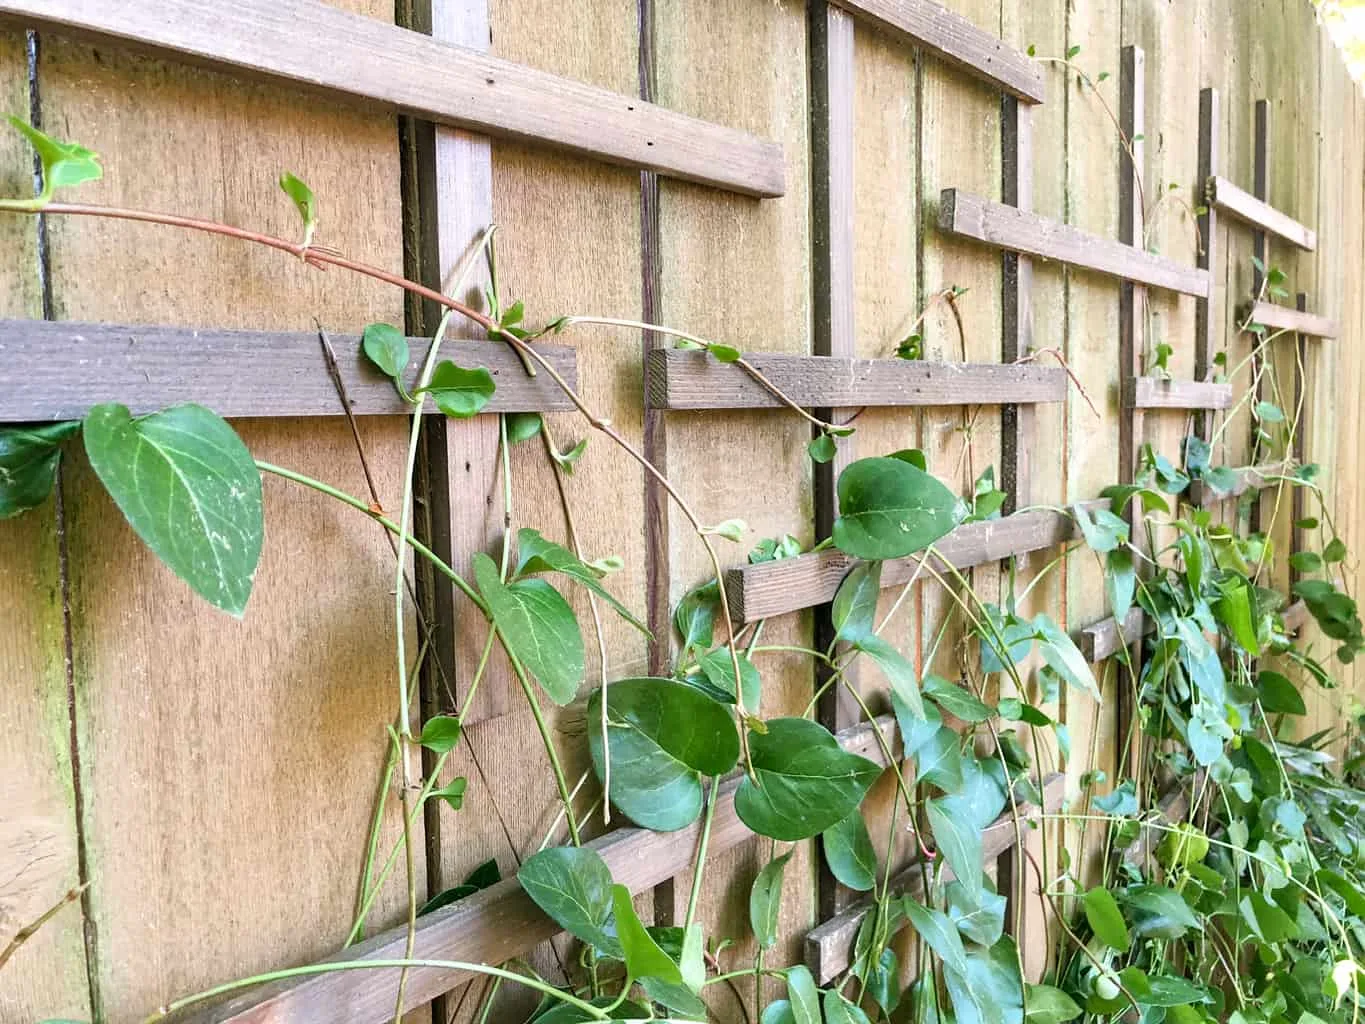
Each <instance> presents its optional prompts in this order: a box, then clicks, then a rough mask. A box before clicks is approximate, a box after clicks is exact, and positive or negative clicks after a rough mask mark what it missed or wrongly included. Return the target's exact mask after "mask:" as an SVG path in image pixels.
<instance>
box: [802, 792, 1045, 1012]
mask: <svg viewBox="0 0 1365 1024" xmlns="http://www.w3.org/2000/svg"><path fill="white" fill-rule="evenodd" d="M1065 794H1066V779H1065V777H1064V776H1062V775H1050V776H1048V778H1047V779H1046V780H1045V781H1044V782H1043V808H1042V810H1043V812H1044V813H1047V814H1054V813H1056V811H1057V810H1058V809H1059V808H1060V807H1061V806H1062V798H1063V797H1064V796H1065ZM1038 813H1039V809H1038V808H1037V807H1035V806H1033V805H1032V804H1028V803H1021V804H1020V805H1019V808H1018V815H1017V816H1016V815H1015V812H1014V810H1013V809H1008V810H1006V811H1005V812H1004V813H1003V814H1001V815H1000V817H998V818H996V819H995V821H993V822H991V823H990V824H989V825H987V826H986V827H985V828H984V829H982V830H981V850H982V854H983V856H984V859H985V861H986V862H987V863H989V862H990V861H991V860H992V859H994V858H995V857H998V856H999V855H1000V854H1002V853H1004V852H1005V851H1006V850H1008V849H1010V848H1012V847H1014V846H1016V845H1017V844H1018V842H1019V837H1020V836H1021V835H1024V836H1027V835H1028V834H1029V833H1031V832H1032V831H1033V830H1034V829H1036V828H1037V819H1038ZM940 877H941V878H943V879H944V880H945V881H951V880H952V878H953V872H952V869H951V868H946V867H945V868H943V869H942V873H941V875H940ZM1035 884H1036V883H1035ZM888 891H889V892H891V893H893V894H895V895H908V896H911V897H914V898H915V899H921V900H922V899H923V898H924V873H923V865H921V864H919V863H914V864H911V865H909V866H908V867H906V868H905V869H904V870H902V871H900V872H899V873H898V874H897V875H896V876H895V877H893V878H892V879H891V883H890V885H889V886H888ZM875 907H876V901H875V900H873V899H872V898H871V897H865V898H863V899H861V900H859V901H858V902H857V903H854V904H852V905H851V906H849V907H848V908H846V909H845V910H843V911H842V912H841V913H839V914H837V915H836V916H834V917H832V918H830V919H829V920H828V921H823V922H821V923H820V924H819V925H817V926H816V927H815V928H812V929H811V931H810V933H809V934H807V936H806V966H807V967H809V968H810V972H811V974H813V975H814V976H815V983H816V984H817V985H824V984H825V983H826V982H828V981H830V980H832V979H833V978H835V977H836V976H837V975H838V974H839V973H840V972H841V971H844V970H847V969H848V966H849V964H851V963H852V962H853V946H854V941H855V940H856V939H857V937H858V929H859V928H860V927H861V926H862V923H863V919H864V918H865V917H867V915H868V914H870V913H872V911H873V909H874V908H875ZM907 924H908V922H907V921H906V920H905V919H903V918H902V919H901V922H900V924H899V928H904V927H906V925H907ZM899 928H898V930H899Z"/></svg>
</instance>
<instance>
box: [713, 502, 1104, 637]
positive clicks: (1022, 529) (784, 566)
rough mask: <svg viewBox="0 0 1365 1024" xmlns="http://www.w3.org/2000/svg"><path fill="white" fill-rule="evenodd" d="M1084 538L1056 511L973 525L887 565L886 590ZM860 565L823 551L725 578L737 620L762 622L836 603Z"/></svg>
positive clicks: (1095, 506) (733, 571)
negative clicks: (930, 549)
mask: <svg viewBox="0 0 1365 1024" xmlns="http://www.w3.org/2000/svg"><path fill="white" fill-rule="evenodd" d="M1082 504H1083V505H1084V506H1085V507H1086V508H1087V509H1090V510H1092V511H1093V510H1095V509H1099V508H1107V507H1108V506H1109V500H1108V499H1107V498H1105V499H1099V500H1095V501H1087V502H1082ZM1080 535H1081V534H1080V528H1079V527H1078V526H1077V525H1076V523H1075V520H1073V519H1072V518H1071V516H1069V515H1067V514H1066V513H1062V512H1054V511H1052V510H1051V509H1033V510H1030V511H1025V512H1016V513H1015V514H1014V515H1011V516H1005V517H1004V518H1001V519H990V520H985V521H983V522H977V523H967V524H966V525H964V526H959V527H958V528H957V529H956V530H954V531H953V532H952V533H950V534H949V535H948V536H947V537H945V538H943V539H942V540H940V541H939V542H938V543H937V544H936V545H934V547H935V549H936V551H937V555H936V556H935V557H929V558H927V559H924V558H923V556H920V555H910V556H909V557H907V558H896V559H891V560H889V561H887V562H885V563H883V565H882V577H881V582H882V587H883V588H886V587H896V586H901V585H902V584H904V583H906V582H908V581H909V580H911V579H913V578H914V577H915V576H916V573H917V571H918V572H919V573H920V576H921V578H922V579H923V580H925V581H928V580H930V579H932V573H931V572H929V571H927V570H932V572H933V573H944V572H947V571H948V568H949V567H950V566H951V567H953V568H956V569H958V570H959V571H961V570H965V569H970V568H973V567H975V566H979V565H985V564H986V563H988V562H998V561H1000V560H1001V559H1005V558H1009V557H1010V556H1012V555H1020V554H1026V553H1028V552H1030V551H1041V550H1043V549H1044V548H1050V547H1055V546H1056V545H1058V544H1063V543H1065V542H1067V541H1069V540H1072V539H1074V538H1076V537H1079V536H1080ZM921 560H925V561H927V566H926V571H920V563H921ZM857 564H858V560H857V559H856V558H853V557H851V556H849V555H846V554H844V553H843V552H840V551H817V552H813V553H811V554H806V555H799V556H797V557H796V558H785V559H781V560H779V561H776V562H760V563H758V564H757V565H746V566H741V567H740V568H737V569H731V570H729V571H728V572H727V573H726V574H725V590H726V593H727V594H728V595H729V597H730V603H731V609H732V611H733V612H734V614H735V617H736V618H737V619H738V620H739V621H741V622H756V621H757V620H759V619H766V618H770V617H772V616H774V615H782V614H785V613H787V612H793V611H799V610H800V609H803V608H813V607H815V606H817V605H821V604H825V603H826V602H828V601H832V600H833V599H834V595H835V593H836V592H837V591H838V589H839V584H840V582H842V580H843V578H844V577H845V576H846V575H848V572H849V570H850V569H852V568H853V567H854V566H855V565H857Z"/></svg>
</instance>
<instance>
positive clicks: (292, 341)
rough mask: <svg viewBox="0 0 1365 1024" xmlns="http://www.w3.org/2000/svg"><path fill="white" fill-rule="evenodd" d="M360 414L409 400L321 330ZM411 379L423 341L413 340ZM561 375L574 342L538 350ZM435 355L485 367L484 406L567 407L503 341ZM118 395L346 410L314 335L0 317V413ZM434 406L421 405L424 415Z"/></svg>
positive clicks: (145, 404) (27, 412)
mask: <svg viewBox="0 0 1365 1024" xmlns="http://www.w3.org/2000/svg"><path fill="white" fill-rule="evenodd" d="M328 337H329V338H330V339H331V342H332V346H333V348H334V349H335V350H336V353H337V366H338V369H339V370H340V372H341V379H342V381H343V383H344V384H345V387H346V394H347V397H349V398H350V400H351V410H352V412H354V413H355V414H356V415H357V416H402V415H404V414H405V413H407V412H409V411H410V409H411V408H412V407H411V406H409V405H408V404H407V403H406V402H405V401H403V399H401V398H400V397H399V396H398V393H397V392H396V391H395V390H394V387H393V384H392V383H391V382H390V381H389V379H388V378H387V377H385V376H384V375H383V374H381V373H380V372H379V371H378V370H376V369H374V367H372V366H371V365H370V364H369V363H368V361H367V360H366V359H365V357H364V356H363V355H362V354H361V351H360V338H359V336H358V335H354V334H330V333H329V335H328ZM410 345H411V347H412V352H413V356H412V361H411V362H410V363H409V364H408V371H409V372H408V377H407V380H408V383H409V385H411V383H412V381H413V380H415V379H416V377H417V370H418V368H419V367H420V366H421V364H422V361H423V360H424V359H425V358H426V353H427V349H428V347H429V345H430V341H429V340H428V339H425V338H413V339H411V340H410ZM541 351H542V352H543V353H544V354H545V356H546V357H547V359H549V360H550V362H551V363H553V364H554V366H555V368H556V369H557V370H559V371H560V372H561V373H563V374H564V375H565V377H566V379H567V380H569V381H570V382H575V381H577V379H578V369H577V361H576V359H575V354H574V351H573V350H572V349H570V348H567V347H566V346H563V345H547V346H544V347H543V348H541ZM442 355H443V356H445V357H446V358H448V359H451V360H454V361H455V362H456V363H458V364H459V365H461V366H467V367H475V366H482V367H484V368H486V369H487V370H488V372H489V373H490V374H492V375H493V380H494V383H495V384H496V385H497V390H496V391H495V392H494V393H493V397H492V398H491V399H490V400H489V402H488V405H487V406H485V407H484V412H486V413H497V412H534V411H549V410H556V409H561V410H562V409H571V408H573V404H572V403H571V402H570V401H569V399H568V397H567V396H566V395H565V394H564V392H563V390H562V389H561V388H560V387H559V386H558V385H557V384H555V383H554V382H553V381H552V380H551V379H550V377H549V375H548V374H538V375H537V376H535V377H529V376H527V374H526V370H525V368H524V367H523V366H522V363H521V360H520V359H519V358H518V357H517V355H516V354H515V353H514V352H512V350H511V349H509V348H508V347H507V346H506V345H504V344H502V343H500V342H493V341H458V342H453V341H452V342H451V343H449V344H447V345H445V346H444V347H443V349H442ZM101 402H120V403H122V404H123V405H126V406H128V408H129V409H131V410H132V411H133V413H134V414H141V413H148V412H154V411H156V410H157V409H163V408H165V407H166V406H168V405H175V404H176V403H179V402H198V403H199V404H201V405H206V406H208V407H209V408H211V409H213V411H214V412H216V413H218V414H219V415H220V416H226V417H228V418H256V419H259V418H263V417H287V416H310V417H317V416H321V417H338V416H343V415H345V411H346V410H345V409H344V408H343V406H342V403H341V399H340V398H339V397H338V395H337V389H336V385H335V384H333V382H332V379H331V377H330V376H329V375H328V372H327V364H326V362H325V361H324V358H323V353H322V347H321V344H320V342H319V340H318V333H317V332H316V331H313V332H311V333H309V332H306V331H302V332H294V331H241V330H237V331H234V330H222V329H219V328H193V327H163V326H132V325H126V326H125V325H121V324H106V323H71V322H68V321H62V322H54V321H44V320H0V422H10V423H22V422H45V421H59V420H73V419H79V418H81V417H82V416H84V415H85V414H86V412H88V411H89V409H90V407H91V406H92V405H98V404H99V403H101ZM436 411H437V410H436V408H435V406H434V405H433V404H431V403H430V402H428V404H427V412H429V413H435V412H436Z"/></svg>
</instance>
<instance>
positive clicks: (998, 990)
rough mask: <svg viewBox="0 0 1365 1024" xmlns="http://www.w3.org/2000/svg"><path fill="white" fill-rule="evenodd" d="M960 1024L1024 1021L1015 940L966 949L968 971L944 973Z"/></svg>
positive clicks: (1014, 1022) (1013, 1023)
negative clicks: (987, 946) (988, 947)
mask: <svg viewBox="0 0 1365 1024" xmlns="http://www.w3.org/2000/svg"><path fill="white" fill-rule="evenodd" d="M943 980H944V982H945V983H946V984H947V988H948V995H949V997H950V998H951V999H952V1001H953V1010H954V1013H955V1016H956V1018H957V1024H1023V1019H1024V1006H1023V997H1024V981H1023V979H1022V978H1021V977H1020V976H1019V954H1018V951H1017V950H1016V948H1015V945H1014V942H1013V941H1011V940H1010V939H1008V938H1004V939H1001V940H1000V941H999V942H997V943H996V944H995V945H994V946H992V947H991V948H990V949H989V950H987V949H982V948H980V947H974V948H972V949H970V950H968V951H967V969H966V971H965V972H958V971H952V970H948V971H945V972H944V979H943Z"/></svg>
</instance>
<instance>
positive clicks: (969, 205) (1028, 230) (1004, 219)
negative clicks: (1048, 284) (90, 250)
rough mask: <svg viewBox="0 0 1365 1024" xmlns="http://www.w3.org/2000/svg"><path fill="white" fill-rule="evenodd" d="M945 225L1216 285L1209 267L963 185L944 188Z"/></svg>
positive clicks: (1165, 282)
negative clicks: (966, 189)
mask: <svg viewBox="0 0 1365 1024" xmlns="http://www.w3.org/2000/svg"><path fill="white" fill-rule="evenodd" d="M939 228H940V229H941V230H943V231H946V232H948V233H950V234H954V235H959V236H961V237H963V238H973V239H975V240H976V241H978V242H984V243H985V244H987V245H993V246H996V247H997V248H1000V249H1008V250H1010V251H1012V252H1018V253H1023V254H1025V255H1028V256H1037V257H1040V258H1041V259H1045V260H1057V261H1058V262H1061V263H1067V264H1070V265H1071V266H1074V267H1083V268H1085V269H1087V270H1093V271H1095V272H1096V273H1100V274H1107V275H1109V276H1110V277H1117V278H1119V279H1121V280H1124V281H1132V282H1134V283H1136V284H1146V285H1150V286H1152V287H1153V288H1163V289H1166V290H1167V291H1174V292H1181V293H1183V294H1186V295H1195V296H1200V297H1204V296H1207V295H1208V294H1209V289H1210V288H1211V287H1212V281H1213V279H1212V277H1210V276H1209V272H1208V271H1207V270H1200V269H1199V268H1198V267H1188V266H1185V265H1184V264H1182V263H1176V262H1175V261H1174V260H1168V259H1165V258H1163V257H1161V256H1154V255H1152V254H1151V253H1149V252H1144V251H1143V250H1141V249H1137V248H1134V247H1133V246H1130V245H1124V244H1122V243H1121V242H1115V241H1112V240H1110V239H1108V238H1101V237H1100V236H1098V235H1092V234H1090V233H1089V232H1086V231H1081V230H1080V229H1079V228H1073V227H1071V226H1070V225H1069V224H1062V223H1060V222H1059V221H1055V220H1049V219H1048V218H1047V217H1040V216H1039V215H1038V214H1036V213H1030V212H1028V211H1026V210H1020V209H1018V208H1016V207H1013V206H1005V205H1003V204H1001V203H996V202H992V201H991V200H989V199H985V198H983V197H981V196H977V195H972V194H971V193H969V192H962V191H959V190H958V189H953V188H949V189H944V190H943V194H942V197H941V198H940V202H939Z"/></svg>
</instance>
